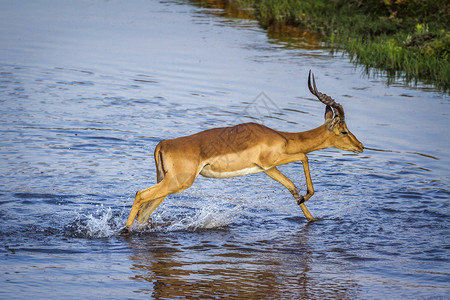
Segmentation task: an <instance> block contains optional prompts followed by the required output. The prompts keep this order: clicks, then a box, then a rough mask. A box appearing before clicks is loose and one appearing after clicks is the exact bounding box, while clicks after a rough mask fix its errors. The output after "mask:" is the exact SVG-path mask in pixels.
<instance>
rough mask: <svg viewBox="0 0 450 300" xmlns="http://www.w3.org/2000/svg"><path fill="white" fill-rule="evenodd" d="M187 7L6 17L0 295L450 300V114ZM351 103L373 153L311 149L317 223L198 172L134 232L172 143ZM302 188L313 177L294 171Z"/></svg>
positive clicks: (23, 9)
mask: <svg viewBox="0 0 450 300" xmlns="http://www.w3.org/2000/svg"><path fill="white" fill-rule="evenodd" d="M217 15H218V14H217V11H216V10H214V9H206V8H201V7H198V6H194V5H192V3H191V2H186V1H169V2H167V1H161V2H158V1H132V2H123V1H105V2H98V1H64V2H56V1H28V2H23V1H20V2H18V1H2V2H1V4H0V103H1V105H0V110H1V114H0V126H1V127H0V130H1V135H0V156H1V160H0V164H1V165H0V166H1V179H2V180H1V182H0V217H1V218H0V229H1V230H0V241H1V244H2V247H0V255H1V259H2V263H1V264H0V274H1V275H0V276H1V278H2V280H1V281H0V282H1V283H0V297H2V298H11V297H13V298H30V297H34V298H48V297H56V298H77V299H78V298H111V299H113V298H117V299H125V298H149V297H152V298H156V299H173V298H183V297H187V296H189V297H193V298H197V297H203V298H212V297H217V298H234V297H242V298H243V297H253V298H291V299H293V298H298V299H301V298H304V299H323V298H351V299H353V298H383V299H385V298H392V299H398V298H411V297H414V298H438V299H439V298H448V297H449V292H450V287H449V284H448V282H449V278H450V277H449V273H450V270H449V265H450V264H449V259H448V257H449V248H450V245H449V243H448V237H449V230H448V228H449V198H450V192H449V185H450V172H449V158H450V155H449V150H448V149H449V148H450V142H449V138H448V137H449V136H450V129H449V128H450V126H449V124H450V122H449V112H450V110H449V99H448V97H447V96H445V95H442V94H439V93H438V92H436V91H435V90H434V89H432V88H430V87H426V86H419V87H418V88H414V89H413V88H407V87H405V86H403V84H402V83H401V82H398V83H394V84H393V85H390V86H387V85H386V83H385V82H386V78H384V77H383V76H380V77H376V78H368V77H366V76H365V75H364V72H363V70H361V69H359V68H355V67H354V66H353V65H352V64H351V63H349V62H348V59H347V58H346V57H344V56H340V55H337V56H332V55H330V53H329V51H328V50H327V49H325V48H323V47H322V46H321V45H320V43H319V44H318V43H317V42H315V41H314V40H311V39H302V38H298V40H295V38H294V39H292V38H290V39H289V42H286V41H285V40H283V39H278V37H276V36H272V35H269V36H268V35H267V33H266V32H265V31H263V30H262V29H260V28H259V27H258V25H257V24H256V23H255V22H254V21H248V20H242V19H232V18H227V17H220V16H219V17H218V16H217ZM309 69H312V70H313V71H314V72H315V74H316V80H317V83H318V87H319V89H320V90H321V91H323V92H325V93H327V94H329V95H332V96H333V97H334V98H335V99H336V100H337V101H338V102H340V103H341V104H343V106H344V108H345V110H346V119H347V124H348V126H349V128H350V130H351V131H352V132H353V133H354V134H355V135H356V136H357V137H358V138H359V139H360V140H361V141H362V142H363V143H364V144H365V146H366V147H368V148H370V149H371V150H366V151H365V152H364V153H362V154H359V155H355V154H353V153H345V152H343V151H339V150H333V149H328V150H322V151H318V152H315V153H311V155H310V156H309V157H310V168H311V175H312V178H313V183H314V187H315V190H316V194H315V195H314V196H313V198H311V200H310V201H308V203H307V205H308V208H309V210H310V211H311V212H312V214H313V215H314V216H315V217H317V218H318V219H319V220H318V221H317V222H314V223H307V222H306V220H305V218H304V217H303V215H302V213H301V210H300V209H299V208H298V207H297V205H296V204H295V201H294V200H293V199H292V197H291V195H290V193H289V192H288V191H287V190H285V189H284V188H283V187H282V186H281V185H280V184H278V183H277V182H275V181H272V180H271V179H270V178H268V177H267V176H266V175H264V174H256V175H251V176H245V177H238V178H231V179H226V180H215V179H206V178H201V177H199V178H198V179H197V180H196V182H195V183H194V185H193V186H192V187H191V188H190V189H188V190H186V191H184V192H182V193H180V194H177V195H172V196H170V197H168V198H167V199H166V200H165V201H164V202H163V204H162V205H161V206H160V207H159V208H158V210H157V211H156V212H155V214H154V215H153V222H154V223H155V224H156V226H155V227H154V228H151V229H148V230H145V231H143V232H141V233H135V234H133V235H131V236H129V237H123V236H121V235H120V234H119V232H120V229H121V228H122V227H123V226H124V224H125V221H126V217H127V215H128V213H129V210H130V208H131V204H132V201H133V199H134V193H135V192H136V191H137V190H141V189H144V188H147V187H149V186H151V185H153V184H154V183H155V167H154V162H153V149H154V147H155V146H156V144H157V143H158V142H159V141H161V140H162V139H166V138H173V137H178V136H183V135H187V134H192V133H195V132H198V131H201V130H204V129H208V128H213V127H218V126H228V125H233V124H237V123H240V122H246V121H256V122H259V123H262V124H265V125H267V126H270V127H272V128H275V129H278V130H284V131H303V130H308V129H311V128H314V127H316V126H319V125H321V124H322V122H323V113H324V106H323V104H321V103H320V102H318V101H316V99H315V98H314V96H312V95H311V94H310V93H309V91H308V89H307V86H306V80H307V74H308V71H309ZM280 170H281V171H282V172H283V173H284V174H286V176H287V177H289V178H291V179H292V180H293V181H294V182H295V183H296V185H297V186H299V187H300V188H301V189H302V191H303V193H304V192H305V189H306V186H305V183H304V176H303V170H302V167H301V164H300V163H293V164H290V165H286V166H282V167H280Z"/></svg>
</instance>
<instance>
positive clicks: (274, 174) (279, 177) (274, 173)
mask: <svg viewBox="0 0 450 300" xmlns="http://www.w3.org/2000/svg"><path fill="white" fill-rule="evenodd" d="M264 173H266V174H267V175H269V176H270V178H272V179H273V180H275V181H278V182H279V183H281V184H282V185H284V186H285V187H286V188H287V189H288V190H289V191H290V192H291V194H292V195H293V196H294V198H295V199H296V200H297V204H299V205H300V208H301V210H302V211H303V214H304V215H305V217H306V219H307V220H308V221H315V220H316V219H315V218H314V217H313V216H312V215H311V213H310V212H309V210H308V209H307V208H306V205H305V203H303V202H305V201H306V200H303V201H302V199H305V197H303V196H299V194H298V192H297V188H296V187H295V185H294V183H293V182H292V181H291V180H289V178H287V177H286V176H284V175H283V173H281V172H280V171H279V170H278V169H277V167H273V168H270V169H268V170H266V171H264ZM311 196H312V195H311ZM311 196H309V197H308V199H309V198H310V197H311Z"/></svg>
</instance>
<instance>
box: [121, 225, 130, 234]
mask: <svg viewBox="0 0 450 300" xmlns="http://www.w3.org/2000/svg"><path fill="white" fill-rule="evenodd" d="M130 234H131V229H130V228H129V227H125V228H123V229H122V230H121V231H120V235H123V236H127V235H130Z"/></svg>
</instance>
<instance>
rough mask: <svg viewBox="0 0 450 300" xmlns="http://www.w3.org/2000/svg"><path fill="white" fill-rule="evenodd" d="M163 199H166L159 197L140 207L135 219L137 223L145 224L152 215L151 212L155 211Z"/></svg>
mask: <svg viewBox="0 0 450 300" xmlns="http://www.w3.org/2000/svg"><path fill="white" fill-rule="evenodd" d="M165 198H166V197H161V198H158V199H155V200H152V201H150V202H148V203H145V204H144V205H142V207H141V209H140V210H139V212H138V215H137V219H136V220H137V222H138V223H139V224H145V223H147V221H148V219H149V218H150V215H151V214H152V212H154V211H155V209H156V208H157V207H158V206H159V205H160V204H161V202H163V200H164V199H165Z"/></svg>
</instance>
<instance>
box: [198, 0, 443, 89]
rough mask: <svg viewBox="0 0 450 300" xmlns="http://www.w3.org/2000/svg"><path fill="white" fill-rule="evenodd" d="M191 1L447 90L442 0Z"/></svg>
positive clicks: (408, 81)
mask: <svg viewBox="0 0 450 300" xmlns="http://www.w3.org/2000/svg"><path fill="white" fill-rule="evenodd" d="M195 2H197V3H198V4H199V5H203V6H207V7H215V8H221V9H224V11H225V12H226V14H228V15H231V16H235V17H238V18H248V19H255V20H257V21H258V22H259V23H260V25H261V26H262V27H263V28H264V29H266V30H268V32H270V31H272V32H274V31H276V32H277V33H278V34H280V35H283V29H282V28H283V27H285V28H286V27H291V28H298V29H300V31H310V32H312V33H315V34H318V35H320V36H321V37H322V39H323V42H324V43H325V44H326V45H327V46H328V47H330V48H331V49H332V51H333V52H334V51H343V52H344V53H346V54H348V55H349V57H350V60H351V61H352V62H353V63H355V64H357V65H361V66H364V67H366V69H367V70H368V72H375V73H376V72H379V71H382V72H386V73H387V74H388V76H389V77H391V78H395V79H398V78H401V79H403V80H404V81H405V83H406V84H408V85H417V83H418V81H421V82H423V83H424V84H432V85H433V86H435V87H436V89H438V90H439V91H440V92H443V93H449V92H450V9H449V8H448V5H445V1H443V0H437V1H419V0H400V1H398V0H397V1H394V0H384V1H383V0H372V1H356V0H352V1H344V0H335V1H326V0H302V1H299V0H214V1H212V0H197V1H195ZM286 34H287V35H289V34H292V30H291V32H287V33H286Z"/></svg>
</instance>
